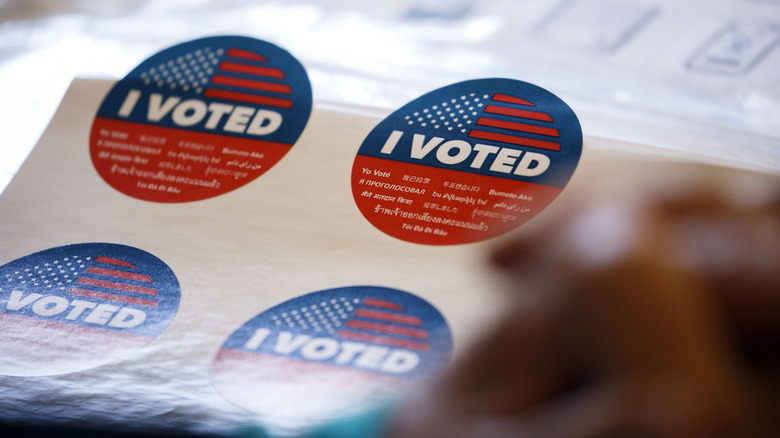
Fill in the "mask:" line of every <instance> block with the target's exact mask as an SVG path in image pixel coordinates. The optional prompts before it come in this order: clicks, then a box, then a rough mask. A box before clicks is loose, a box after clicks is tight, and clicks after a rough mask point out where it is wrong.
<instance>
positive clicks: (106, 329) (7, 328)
mask: <svg viewBox="0 0 780 438" xmlns="http://www.w3.org/2000/svg"><path fill="white" fill-rule="evenodd" d="M179 297H180V291H179V282H178V280H177V279H176V276H175V275H174V273H173V271H171V269H170V268H169V267H168V266H167V265H166V264H165V263H163V262H162V261H161V260H160V259H158V258H157V257H155V256H153V255H151V254H149V253H147V252H145V251H142V250H140V249H137V248H133V247H130V246H125V245H118V244H111V243H81V244H74V245H66V246H60V247H56V248H51V249H47V250H44V251H40V252H36V253H33V254H30V255H27V256H24V257H22V258H19V259H16V260H14V261H12V262H10V263H7V264H5V265H3V266H0V342H1V343H2V348H0V374H5V375H12V376H44V375H56V374H66V373H71V372H76V371H83V370H86V369H90V368H94V367H97V366H100V365H105V364H107V363H111V362H114V361H116V360H118V359H121V358H123V357H126V356H128V355H129V354H130V353H132V352H133V351H135V350H137V349H139V348H141V347H143V346H145V345H147V344H148V343H150V342H151V341H153V340H154V339H155V338H156V337H157V336H158V335H159V334H160V333H161V332H162V331H163V330H165V328H166V327H168V324H169V323H170V322H171V320H172V319H173V317H174V315H175V314H176V310H177V309H178V307H179Z"/></svg>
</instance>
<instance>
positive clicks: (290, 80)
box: [90, 36, 312, 203]
mask: <svg viewBox="0 0 780 438" xmlns="http://www.w3.org/2000/svg"><path fill="white" fill-rule="evenodd" d="M311 106H312V97H311V86H310V84H309V79H308V77H307V75H306V72H305V70H304V69H303V67H302V66H301V64H300V63H299V62H298V61H297V60H296V59H295V58H293V57H292V55H290V54H289V53H288V52H286V51H285V50H283V49H281V48H279V47H277V46H275V45H273V44H270V43H267V42H264V41H260V40H256V39H253V38H247V37H238V36H222V37H211V38H204V39H199V40H195V41H190V42H187V43H183V44H180V45H177V46H174V47H171V48H168V49H165V50H163V51H161V52H159V53H157V54H156V55H154V56H152V57H151V58H149V59H147V60H146V61H144V62H143V63H141V65H139V66H138V67H136V68H135V69H134V70H133V71H132V72H130V73H129V74H128V75H127V76H126V77H125V78H124V79H122V80H121V81H119V82H118V83H117V84H116V85H115V86H114V87H113V89H112V90H111V91H110V92H109V94H108V95H107V96H106V98H105V100H104V101H103V103H102V104H101V106H100V109H99V111H98V114H97V116H96V118H95V121H94V123H93V125H92V132H91V135H90V153H91V156H92V162H93V164H94V166H95V169H97V171H98V173H99V174H100V176H101V177H102V178H103V179H104V180H105V181H106V182H107V183H108V184H109V185H111V186H112V187H114V188H115V189H116V190H119V191H120V192H122V193H124V194H126V195H129V196H132V197H134V198H138V199H143V200H146V201H154V202H165V203H171V202H189V201H197V200H202V199H207V198H211V197H214V196H219V195H222V194H224V193H228V192H230V191H232V190H235V189H237V188H239V187H242V186H244V185H245V184H248V183H249V182H251V181H253V180H254V179H256V178H258V177H259V176H260V175H262V174H263V173H265V172H266V171H268V170H269V169H270V168H271V167H273V166H274V165H275V164H276V163H277V162H278V161H279V160H281V158H282V157H283V156H284V155H285V154H286V153H287V152H288V151H289V150H290V149H291V148H292V146H293V144H294V143H295V142H296V140H297V139H298V137H299V136H300V135H301V133H302V132H303V129H304V127H305V126H306V123H307V121H308V118H309V115H310V113H311Z"/></svg>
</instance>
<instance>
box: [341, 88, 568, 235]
mask: <svg viewBox="0 0 780 438" xmlns="http://www.w3.org/2000/svg"><path fill="white" fill-rule="evenodd" d="M581 151H582V130H581V128H580V124H579V121H578V120H577V117H576V115H575V114H574V112H573V111H572V110H571V108H569V107H568V106H567V105H566V104H565V103H564V102H563V101H562V100H561V99H559V98H558V97H556V96H555V95H554V94H552V93H550V92H549V91H547V90H545V89H543V88H540V87H537V86H535V85H532V84H529V83H525V82H521V81H516V80H511V79H479V80H471V81H466V82H460V83H457V84H453V85H449V86H446V87H444V88H440V89H438V90H435V91H432V92H430V93H428V94H426V95H424V96H422V97H420V98H418V99H416V100H414V101H412V102H410V103H408V104H406V105H405V106H403V107H401V108H400V109H399V110H397V111H395V112H394V113H392V114H391V115H389V116H388V117H387V118H386V119H385V120H383V121H382V122H381V123H379V125H377V126H376V127H375V128H374V129H373V130H372V131H371V133H370V134H369V135H368V137H366V139H365V140H364V141H363V144H362V145H361V146H360V149H359V150H358V153H357V157H356V158H355V162H354V165H353V168H352V192H353V195H354V198H355V202H356V203H357V206H358V208H359V209H360V211H361V213H362V214H363V216H365V218H366V219H368V221H369V222H371V223H372V224H373V225H374V226H375V227H376V228H378V229H379V230H381V231H383V232H384V233H386V234H388V235H390V236H393V237H396V238H398V239H401V240H405V241H408V242H414V243H421V244H428V245H452V244H462V243H471V242H477V241H482V240H486V239H490V238H493V237H496V236H498V235H500V234H503V233H505V232H507V231H509V230H511V229H513V228H515V227H517V226H519V225H521V224H523V223H525V222H526V221H528V220H529V219H531V218H532V217H534V216H535V215H536V214H538V213H539V212H540V211H542V210H543V209H544V208H545V207H547V206H548V205H549V204H550V203H551V202H552V201H553V200H554V199H555V197H556V196H558V194H559V193H560V192H561V191H562V190H563V188H564V187H565V186H566V184H567V183H568V181H569V179H570V178H571V176H572V174H573V173H574V170H575V168H576V167H577V163H578V161H579V158H580V154H581Z"/></svg>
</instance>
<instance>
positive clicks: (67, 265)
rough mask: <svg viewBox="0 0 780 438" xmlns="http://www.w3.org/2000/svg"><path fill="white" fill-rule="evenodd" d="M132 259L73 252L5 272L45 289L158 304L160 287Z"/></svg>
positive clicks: (19, 281) (18, 281)
mask: <svg viewBox="0 0 780 438" xmlns="http://www.w3.org/2000/svg"><path fill="white" fill-rule="evenodd" d="M137 271H138V268H137V267H136V266H135V265H133V264H132V263H128V262H126V261H123V260H120V259H116V258H112V257H103V256H99V257H91V256H83V255H81V256H80V255H72V256H67V257H62V258H58V259H54V260H48V261H42V262H39V263H37V264H35V265H34V266H31V267H27V268H24V269H18V270H15V271H14V272H9V273H7V274H5V278H6V280H7V281H9V282H14V283H16V284H19V285H27V286H32V287H36V288H39V290H42V291H45V290H47V289H49V290H52V291H66V290H67V293H68V294H71V295H80V296H83V297H90V298H98V299H102V300H108V301H115V302H118V303H127V304H137V305H141V306H148V307H157V301H158V299H157V289H155V288H154V287H153V284H154V281H153V280H152V278H151V277H149V276H148V275H145V274H142V273H139V272H137Z"/></svg>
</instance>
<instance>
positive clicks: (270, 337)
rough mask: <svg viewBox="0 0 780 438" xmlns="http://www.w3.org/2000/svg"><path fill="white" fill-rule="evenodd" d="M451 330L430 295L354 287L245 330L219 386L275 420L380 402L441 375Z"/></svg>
mask: <svg viewBox="0 0 780 438" xmlns="http://www.w3.org/2000/svg"><path fill="white" fill-rule="evenodd" d="M451 351H452V339H451V336H450V330H449V327H448V326H447V323H446V321H445V320H444V318H443V317H442V315H441V314H440V313H439V312H438V311H437V310H436V309H435V308H434V307H433V306H432V305H430V304H429V303H428V302H426V301H425V300H423V299H421V298H419V297H417V296H415V295H412V294H409V293H407V292H403V291H400V290H396V289H390V288H385V287H376V286H352V287H343V288H337V289H329V290H323V291H319V292H314V293H311V294H308V295H304V296H301V297H298V298H295V299H292V300H290V301H287V302H285V303H282V304H279V305H277V306H276V307H273V308H271V309H269V310H267V311H265V312H263V313H261V314H259V315H257V316H256V317H254V318H252V319H251V320H249V321H248V322H247V323H246V324H244V325H243V326H242V327H240V328H239V329H238V330H236V331H235V332H234V333H233V334H232V335H231V336H230V337H229V338H228V339H227V341H225V343H224V345H223V346H222V349H221V350H220V351H219V354H218V355H217V357H216V359H215V361H214V364H213V369H212V380H213V382H214V385H215V387H216V388H217V390H218V391H219V392H220V393H221V394H223V395H224V396H225V397H226V398H227V399H228V400H231V401H232V402H234V403H236V404H237V405H239V406H242V407H244V408H246V409H248V410H250V411H253V412H255V413H258V414H260V415H262V416H263V417H264V418H265V419H266V420H267V421H268V422H269V423H275V424H277V425H278V424H281V423H284V422H292V423H295V422H302V423H305V422H309V421H318V420H324V419H329V418H334V417H344V416H348V415H352V414H356V413H359V412H361V411H363V410H365V409H370V408H371V407H372V406H376V405H377V404H381V403H386V402H388V401H389V400H392V399H393V398H395V397H397V396H399V395H401V394H403V393H404V392H405V391H408V390H409V389H410V387H411V386H414V385H415V384H417V383H419V382H420V381H422V380H425V379H426V378H428V377H430V376H431V375H433V374H434V373H436V372H438V371H439V370H440V369H441V368H442V367H443V366H444V365H445V364H446V363H447V362H448V360H449V358H450V355H451Z"/></svg>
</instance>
